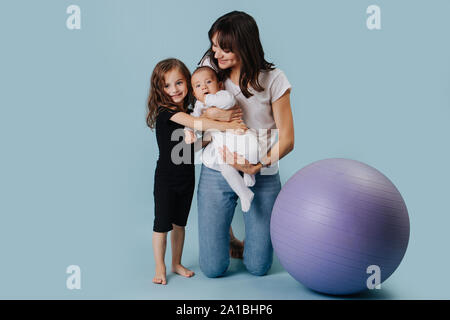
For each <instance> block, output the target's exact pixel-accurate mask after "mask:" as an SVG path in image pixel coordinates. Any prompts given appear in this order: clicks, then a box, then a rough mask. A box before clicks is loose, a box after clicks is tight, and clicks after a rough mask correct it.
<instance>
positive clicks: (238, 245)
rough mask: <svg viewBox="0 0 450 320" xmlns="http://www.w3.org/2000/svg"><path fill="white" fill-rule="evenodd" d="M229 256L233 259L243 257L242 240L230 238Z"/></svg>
mask: <svg viewBox="0 0 450 320" xmlns="http://www.w3.org/2000/svg"><path fill="white" fill-rule="evenodd" d="M230 256H231V257H232V258H235V259H243V256H244V241H240V240H238V239H237V238H234V239H231V240H230Z"/></svg>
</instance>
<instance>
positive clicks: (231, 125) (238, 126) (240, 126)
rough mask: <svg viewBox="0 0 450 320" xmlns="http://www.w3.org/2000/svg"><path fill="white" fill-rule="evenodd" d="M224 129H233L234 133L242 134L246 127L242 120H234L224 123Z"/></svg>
mask: <svg viewBox="0 0 450 320" xmlns="http://www.w3.org/2000/svg"><path fill="white" fill-rule="evenodd" d="M226 130H233V131H234V133H235V134H244V133H245V131H247V130H248V128H247V126H246V125H245V123H244V122H243V121H242V120H234V121H231V122H228V123H227V124H226Z"/></svg>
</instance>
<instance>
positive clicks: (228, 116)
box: [204, 105, 242, 121]
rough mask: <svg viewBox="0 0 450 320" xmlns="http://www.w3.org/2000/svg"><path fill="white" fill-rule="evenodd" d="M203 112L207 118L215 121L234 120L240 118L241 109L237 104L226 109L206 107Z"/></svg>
mask: <svg viewBox="0 0 450 320" xmlns="http://www.w3.org/2000/svg"><path fill="white" fill-rule="evenodd" d="M204 114H205V115H206V117H207V118H209V119H213V120H217V121H234V120H239V119H241V118H242V109H241V107H239V106H238V105H235V106H234V107H233V108H231V109H228V110H222V109H219V108H216V107H211V108H208V109H206V111H205V112H204Z"/></svg>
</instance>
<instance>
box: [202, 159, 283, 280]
mask: <svg viewBox="0 0 450 320" xmlns="http://www.w3.org/2000/svg"><path fill="white" fill-rule="evenodd" d="M255 178H256V183H255V185H254V186H253V187H251V188H250V189H251V190H252V191H253V193H254V194H255V197H254V199H253V202H252V206H251V208H250V211H248V212H246V213H244V223H245V247H244V265H245V267H246V268H247V270H248V271H249V272H250V273H251V274H254V275H258V276H262V275H265V274H266V273H267V271H269V269H270V267H271V266H272V260H273V248H272V242H271V240H270V217H271V214H272V208H273V205H274V203H275V200H276V198H277V196H278V193H279V192H280V190H281V182H280V175H279V174H278V173H277V174H274V175H261V174H259V173H258V174H256V175H255ZM197 197H198V198H197V205H198V231H199V242H200V246H199V248H200V261H199V263H200V269H201V270H202V272H203V273H204V274H205V275H206V276H207V277H210V278H213V277H219V276H221V275H223V274H224V273H225V272H226V270H227V269H228V265H229V264H230V253H229V248H230V234H229V229H230V225H231V221H232V220H233V215H234V210H235V207H236V204H237V200H238V197H237V195H236V194H235V193H234V191H233V190H232V189H231V188H230V186H229V185H228V183H227V182H226V181H225V179H224V178H223V176H222V174H221V173H220V172H219V171H216V170H213V169H209V168H208V167H205V166H204V165H202V171H201V174H200V181H199V184H198V192H197Z"/></svg>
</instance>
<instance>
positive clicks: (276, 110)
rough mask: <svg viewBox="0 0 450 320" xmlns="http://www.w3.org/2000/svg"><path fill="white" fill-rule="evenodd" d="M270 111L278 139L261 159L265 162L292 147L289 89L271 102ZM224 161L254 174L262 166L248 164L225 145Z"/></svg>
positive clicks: (275, 158) (292, 134)
mask: <svg viewBox="0 0 450 320" xmlns="http://www.w3.org/2000/svg"><path fill="white" fill-rule="evenodd" d="M272 111H273V117H274V120H275V123H276V125H277V128H278V141H277V142H276V143H275V144H274V145H273V146H272V148H271V149H270V151H269V152H268V153H267V155H266V156H265V157H263V158H262V159H261V160H262V162H264V163H265V164H272V163H275V162H277V161H278V160H280V159H281V158H283V157H284V156H285V155H287V154H288V153H289V152H291V151H292V149H294V120H293V117H292V111H291V102H290V89H289V90H287V91H286V92H285V93H284V94H283V95H282V96H281V97H280V98H279V99H278V100H277V101H275V102H273V103H272ZM222 155H223V158H224V161H225V162H226V163H228V164H229V165H232V166H233V167H235V168H236V169H237V170H239V171H242V172H244V173H248V174H255V173H257V172H259V171H260V170H261V168H262V164H261V163H258V164H255V165H253V164H250V163H249V162H248V161H247V160H246V159H245V158H243V157H241V156H239V155H238V154H237V153H236V152H235V153H231V152H230V151H229V150H228V149H227V148H226V147H224V149H223V152H222Z"/></svg>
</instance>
